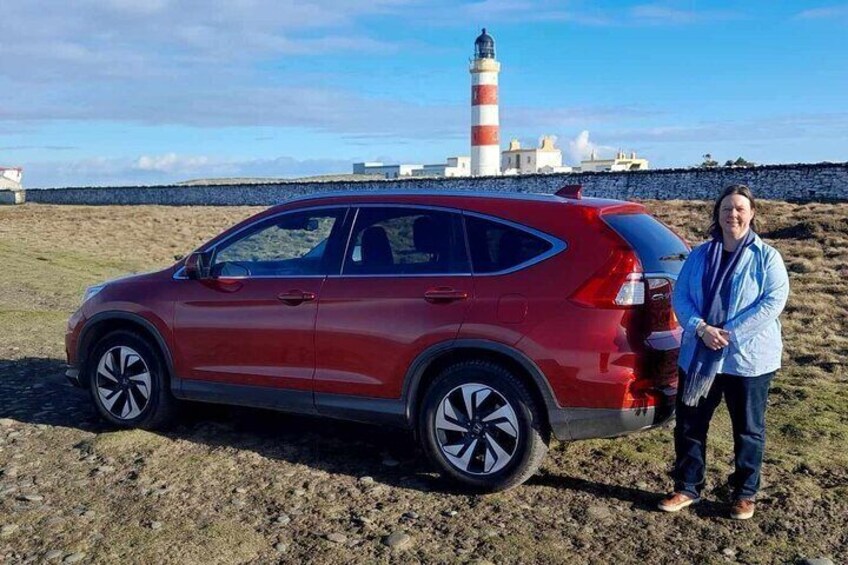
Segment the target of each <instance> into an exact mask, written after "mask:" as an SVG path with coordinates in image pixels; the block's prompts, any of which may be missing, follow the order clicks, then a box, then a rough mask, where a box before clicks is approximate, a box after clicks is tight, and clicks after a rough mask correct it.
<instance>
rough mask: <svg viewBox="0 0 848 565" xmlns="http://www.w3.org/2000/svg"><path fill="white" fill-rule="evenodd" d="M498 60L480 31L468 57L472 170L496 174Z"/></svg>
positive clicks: (491, 42) (492, 45)
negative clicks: (471, 58)
mask: <svg viewBox="0 0 848 565" xmlns="http://www.w3.org/2000/svg"><path fill="white" fill-rule="evenodd" d="M500 71H501V64H500V63H498V62H497V61H496V60H495V40H494V39H492V36H491V35H489V34H487V33H486V28H483V33H481V34H480V37H478V38H477V40H476V41H474V59H473V60H472V61H471V65H470V68H469V72H470V73H471V174H472V175H473V176H492V175H499V174H500V172H501V169H500V135H499V128H500V122H499V118H498V73H500Z"/></svg>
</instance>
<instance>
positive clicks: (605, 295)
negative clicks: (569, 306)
mask: <svg viewBox="0 0 848 565" xmlns="http://www.w3.org/2000/svg"><path fill="white" fill-rule="evenodd" d="M571 300H572V301H574V302H576V303H577V304H580V305H581V306H592V307H596V308H629V307H631V306H639V305H641V304H644V303H645V281H644V280H643V278H642V265H641V264H640V263H639V259H637V258H636V255H635V254H634V253H633V251H631V250H630V249H629V248H621V247H617V248H614V249H613V251H612V253H611V254H610V257H609V259H607V260H606V261H605V262H604V264H603V265H602V266H601V268H600V269H598V271H597V272H596V273H595V274H593V275H592V276H591V277H590V278H589V280H587V281H586V282H585V283H583V284H582V285H580V288H578V289H577V290H576V291H575V292H574V294H573V295H572V296H571Z"/></svg>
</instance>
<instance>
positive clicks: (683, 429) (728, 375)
mask: <svg viewBox="0 0 848 565" xmlns="http://www.w3.org/2000/svg"><path fill="white" fill-rule="evenodd" d="M755 213H756V203H755V202H754V197H753V195H752V194H751V190H750V189H749V188H748V187H747V186H744V185H734V186H729V187H727V188H726V189H725V190H724V191H723V192H722V193H721V195H720V196H719V197H718V199H717V200H716V202H715V206H714V207H713V216H712V225H711V226H710V235H711V236H712V239H711V240H710V241H708V242H706V243H704V244H703V245H700V246H698V247H697V248H696V249H694V250H693V251H692V253H691V254H690V255H689V258H688V259H687V260H686V263H685V264H684V265H683V268H682V269H681V271H680V275H679V277H678V279H677V284H676V286H675V288H674V295H673V304H674V311H675V313H676V314H677V318H678V320H680V323H681V324H682V325H683V330H684V331H683V341H682V343H681V348H680V358H679V362H678V364H679V377H680V380H679V386H678V389H677V424H676V426H675V429H674V448H675V452H676V460H675V464H674V470H673V471H672V477H673V478H674V492H673V493H672V494H671V495H669V496H668V497H667V498H665V499H663V500H662V501H660V503H659V508H660V510H663V511H666V512H677V511H678V510H681V509H683V508H685V507H687V506H689V505H691V504H693V503H695V502H698V501H699V500H700V496H701V490H702V489H703V486H704V477H705V472H706V440H707V430H708V429H709V424H710V419H711V418H712V416H713V412H715V409H716V407H718V405H719V403H720V402H721V398H722V396H724V398H725V401H726V403H727V408H728V411H729V412H730V420H731V422H732V425H733V445H734V453H735V461H734V462H735V471H734V473H733V474H732V475H731V477H730V487H731V488H732V491H733V501H734V502H733V506H732V508H731V511H730V516H731V517H732V518H735V519H738V520H745V519H748V518H751V517H752V516H753V515H754V507H755V504H754V498H755V496H756V494H757V490H758V489H759V486H760V467H761V466H762V461H763V448H764V446H765V411H766V400H767V397H768V389H769V384H770V383H771V380H772V378H773V377H774V374H775V372H776V371H777V369H779V368H780V355H781V351H782V349H783V344H782V342H781V337H780V322H779V321H778V316H779V315H780V313H781V311H782V310H783V307H784V306H785V305H786V299H787V297H788V295H789V277H788V276H787V273H786V267H785V266H784V265H783V259H782V258H781V256H780V253H778V252H777V250H775V249H774V248H773V247H771V246H769V245H766V244H765V243H763V241H762V240H761V239H760V238H759V236H757V234H756V233H755V232H754V230H755V229H756V225H755V222H754V215H755Z"/></svg>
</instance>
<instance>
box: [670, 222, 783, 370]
mask: <svg viewBox="0 0 848 565" xmlns="http://www.w3.org/2000/svg"><path fill="white" fill-rule="evenodd" d="M708 248H709V245H707V244H701V245H699V246H698V247H696V248H695V249H694V250H692V253H691V254H690V255H689V257H688V259H686V262H685V263H684V264H683V268H682V269H681V270H680V274H679V275H678V277H677V283H676V284H675V286H674V294H673V296H672V304H673V305H674V313H675V314H676V315H677V319H678V320H679V321H680V324H681V325H682V326H683V339H682V342H681V344H680V357H679V359H678V364H679V365H680V367H681V368H682V369H683V370H688V369H689V364H690V362H691V361H692V356H693V355H694V354H695V346H696V344H697V341H698V340H699V339H700V338H698V336H697V335H696V334H695V329H696V328H697V327H698V324H700V323H701V321H702V320H703V319H704V315H705V314H706V309H707V307H708V305H707V304H705V301H704V291H703V285H702V284H701V281H702V280H703V278H704V271H705V270H706V264H707V261H708V259H707V257H708V253H707V249H708ZM788 297H789V276H788V274H787V273H786V267H785V266H784V264H783V258H782V257H781V256H780V253H778V251H777V250H776V249H775V248H774V247H771V246H770V245H768V244H766V243H764V242H763V240H762V239H760V237H759V236H758V235H756V234H754V242H753V243H752V244H751V245H750V246H748V247H747V248H745V249H743V250H742V256H741V257H739V263H738V265H737V266H736V270H735V271H734V272H733V275H732V277H731V279H730V307H729V309H728V311H727V323H725V324H724V329H725V330H727V331H728V332H730V344H729V345H728V346H727V347H725V348H724V349H722V350H721V351H722V356H721V361H719V365H718V372H719V373H726V374H730V375H738V376H741V377H756V376H759V375H763V374H765V373H770V372H772V371H776V370H777V369H779V368H780V356H781V353H782V352H783V341H782V339H781V336H780V320H778V316H779V315H780V313H781V312H782V311H783V307H784V306H785V305H786V300H787V298H788Z"/></svg>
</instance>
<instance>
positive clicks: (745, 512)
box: [730, 498, 757, 520]
mask: <svg viewBox="0 0 848 565" xmlns="http://www.w3.org/2000/svg"><path fill="white" fill-rule="evenodd" d="M756 506H757V505H756V503H755V502H754V501H753V500H748V499H747V498H739V499H737V500H736V502H734V503H733V507H732V508H731V509H730V517H731V518H733V519H734V520H747V519H748V518H751V517H753V516H754V508H756Z"/></svg>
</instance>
